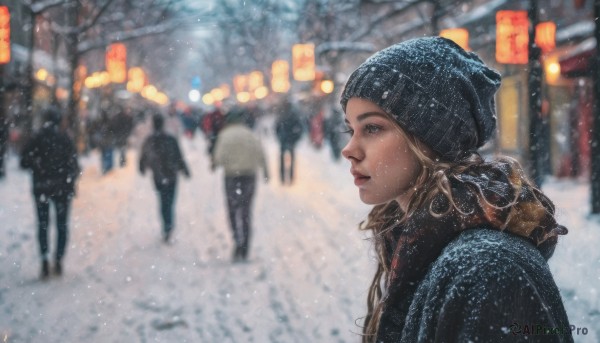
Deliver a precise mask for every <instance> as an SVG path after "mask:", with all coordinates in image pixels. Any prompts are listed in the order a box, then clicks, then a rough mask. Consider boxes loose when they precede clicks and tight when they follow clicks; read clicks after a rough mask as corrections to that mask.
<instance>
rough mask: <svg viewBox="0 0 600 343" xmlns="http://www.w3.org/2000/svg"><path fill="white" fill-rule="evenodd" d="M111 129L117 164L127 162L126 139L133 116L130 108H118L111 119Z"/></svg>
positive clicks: (131, 127) (121, 164)
mask: <svg viewBox="0 0 600 343" xmlns="http://www.w3.org/2000/svg"><path fill="white" fill-rule="evenodd" d="M110 126H111V131H112V134H113V135H114V143H115V148H116V149H117V151H118V152H119V165H120V166H121V167H123V166H125V164H127V140H128V139H129V136H130V135H131V131H132V130H133V117H132V116H131V113H130V110H124V109H122V108H119V109H118V111H117V114H116V115H115V116H114V117H113V118H112V119H111V123H110Z"/></svg>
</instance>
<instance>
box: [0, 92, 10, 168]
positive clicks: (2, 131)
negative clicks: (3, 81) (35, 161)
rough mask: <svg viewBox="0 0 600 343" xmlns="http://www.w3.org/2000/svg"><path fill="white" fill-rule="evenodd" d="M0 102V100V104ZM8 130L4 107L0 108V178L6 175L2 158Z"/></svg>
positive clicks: (4, 154)
mask: <svg viewBox="0 0 600 343" xmlns="http://www.w3.org/2000/svg"><path fill="white" fill-rule="evenodd" d="M0 96H4V94H0ZM1 103H2V102H1V101H0V104H1ZM8 131H9V125H8V118H7V117H6V115H5V114H4V109H3V108H0V179H2V178H4V176H5V175H6V169H5V168H6V166H5V163H4V158H5V157H6V150H8V149H7V145H8Z"/></svg>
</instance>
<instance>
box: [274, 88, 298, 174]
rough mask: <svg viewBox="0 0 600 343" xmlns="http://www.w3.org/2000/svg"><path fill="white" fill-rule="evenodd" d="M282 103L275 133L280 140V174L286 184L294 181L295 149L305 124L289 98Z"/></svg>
mask: <svg viewBox="0 0 600 343" xmlns="http://www.w3.org/2000/svg"><path fill="white" fill-rule="evenodd" d="M281 105H282V106H281V107H280V109H279V111H280V112H279V118H278V119H277V121H276V122H275V133H276V134H277V139H278V140H279V152H280V154H279V176H280V180H281V184H283V185H285V184H291V183H293V181H294V167H295V166H294V160H295V156H294V150H295V149H296V144H297V143H298V141H299V140H300V138H301V137H302V131H303V125H302V120H301V119H300V113H299V111H298V110H297V109H296V107H295V106H294V104H293V103H292V102H291V100H290V99H289V98H287V97H286V98H284V99H283V102H282V104H281ZM288 161H289V163H287V162H288Z"/></svg>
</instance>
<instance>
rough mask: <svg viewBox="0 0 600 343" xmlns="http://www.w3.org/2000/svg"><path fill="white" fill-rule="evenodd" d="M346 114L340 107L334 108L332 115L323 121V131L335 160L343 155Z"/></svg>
mask: <svg viewBox="0 0 600 343" xmlns="http://www.w3.org/2000/svg"><path fill="white" fill-rule="evenodd" d="M343 116H344V114H343V113H342V112H341V111H339V110H338V109H334V110H333V111H332V112H331V115H330V116H329V117H328V118H326V119H325V121H324V122H323V131H324V133H325V139H326V140H327V141H328V142H329V146H330V147H331V156H332V157H333V159H334V160H335V161H338V160H339V159H340V157H341V151H342V145H343V144H342V137H341V134H342V131H344V118H343Z"/></svg>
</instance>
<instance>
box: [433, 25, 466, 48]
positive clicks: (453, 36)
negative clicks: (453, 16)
mask: <svg viewBox="0 0 600 343" xmlns="http://www.w3.org/2000/svg"><path fill="white" fill-rule="evenodd" d="M440 37H444V38H448V39H450V40H451V41H453V42H454V43H456V44H458V45H459V46H460V47H461V48H463V49H465V50H471V49H469V31H467V29H462V28H455V29H444V30H442V31H440Z"/></svg>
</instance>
